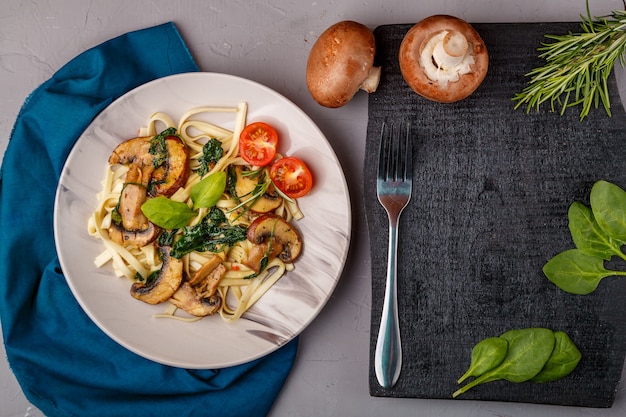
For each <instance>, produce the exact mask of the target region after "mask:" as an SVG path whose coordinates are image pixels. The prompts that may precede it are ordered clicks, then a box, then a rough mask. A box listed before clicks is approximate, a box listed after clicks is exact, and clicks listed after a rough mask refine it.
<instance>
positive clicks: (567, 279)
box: [543, 249, 626, 295]
mask: <svg viewBox="0 0 626 417" xmlns="http://www.w3.org/2000/svg"><path fill="white" fill-rule="evenodd" d="M543 273H544V274H545V275H546V277H547V278H548V279H549V280H550V281H552V282H553V283H554V284H555V285H556V286H557V287H559V288H560V289H562V290H563V291H566V292H569V293H572V294H580V295H583V294H589V293H591V292H593V291H595V289H596V288H597V287H598V284H599V283H600V281H601V280H602V279H603V278H606V277H608V276H612V275H624V274H626V273H624V272H619V271H609V270H607V269H606V268H605V267H604V260H603V259H602V258H598V257H596V256H589V255H587V254H585V253H584V252H582V251H581V250H580V249H569V250H566V251H565V252H561V253H559V254H558V255H556V256H555V257H554V258H552V259H550V260H549V261H548V262H547V263H546V264H545V265H544V266H543Z"/></svg>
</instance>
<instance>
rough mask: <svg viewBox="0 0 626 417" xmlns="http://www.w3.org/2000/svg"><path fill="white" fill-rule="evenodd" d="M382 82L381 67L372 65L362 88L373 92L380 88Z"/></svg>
mask: <svg viewBox="0 0 626 417" xmlns="http://www.w3.org/2000/svg"><path fill="white" fill-rule="evenodd" d="M379 82H380V67H372V69H370V72H369V73H368V74H367V78H365V80H364V81H363V83H362V84H361V87H360V88H361V90H363V91H366V92H368V93H373V92H374V91H376V89H377V88H378V83H379Z"/></svg>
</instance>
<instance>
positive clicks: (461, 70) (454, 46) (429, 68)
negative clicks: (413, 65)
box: [420, 30, 474, 85]
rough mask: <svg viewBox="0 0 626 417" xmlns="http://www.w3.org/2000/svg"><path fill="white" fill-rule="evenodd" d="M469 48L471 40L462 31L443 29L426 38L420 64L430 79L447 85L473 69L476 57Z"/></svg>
mask: <svg viewBox="0 0 626 417" xmlns="http://www.w3.org/2000/svg"><path fill="white" fill-rule="evenodd" d="M469 49H470V48H469V42H468V41H467V38H466V37H465V36H463V34H462V33H461V32H458V31H456V30H450V31H448V30H442V31H440V32H436V33H434V34H433V35H432V36H430V37H429V38H426V39H425V40H424V43H423V44H422V50H421V53H420V64H421V65H422V67H424V72H425V74H426V76H427V77H428V78H429V79H430V80H432V81H439V82H440V83H442V84H443V85H447V84H448V82H454V81H458V80H459V78H460V76H461V75H464V74H468V73H470V72H471V71H472V70H471V67H470V66H471V65H472V64H473V63H474V58H473V56H472V55H471V53H470V50H469Z"/></svg>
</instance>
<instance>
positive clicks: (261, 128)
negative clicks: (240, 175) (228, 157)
mask: <svg viewBox="0 0 626 417" xmlns="http://www.w3.org/2000/svg"><path fill="white" fill-rule="evenodd" d="M277 143H278V133H276V129H274V128H273V127H272V126H270V125H268V124H267V123H263V122H254V123H251V124H249V125H248V126H246V127H245V128H244V129H243V130H242V131H241V135H240V136H239V154H240V155H241V157H242V158H243V160H244V161H246V162H247V163H249V164H250V165H253V166H257V167H262V166H265V165H267V164H269V163H270V162H272V161H273V160H274V157H275V156H276V145H277Z"/></svg>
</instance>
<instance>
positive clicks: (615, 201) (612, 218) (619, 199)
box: [589, 180, 626, 243]
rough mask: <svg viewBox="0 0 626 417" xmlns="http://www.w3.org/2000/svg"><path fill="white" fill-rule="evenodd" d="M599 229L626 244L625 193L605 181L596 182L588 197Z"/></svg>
mask: <svg viewBox="0 0 626 417" xmlns="http://www.w3.org/2000/svg"><path fill="white" fill-rule="evenodd" d="M589 202H590V203H591V210H593V215H594V216H595V218H596V221H597V222H598V224H599V225H600V227H601V228H602V229H603V230H604V231H605V232H606V233H607V234H608V235H609V236H611V237H612V238H613V239H616V240H618V241H619V242H622V243H623V242H626V191H624V190H622V189H621V188H620V187H618V186H617V185H615V184H611V183H610V182H607V181H602V180H600V181H597V182H596V183H595V184H594V185H593V187H592V188H591V195H590V196H589Z"/></svg>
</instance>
